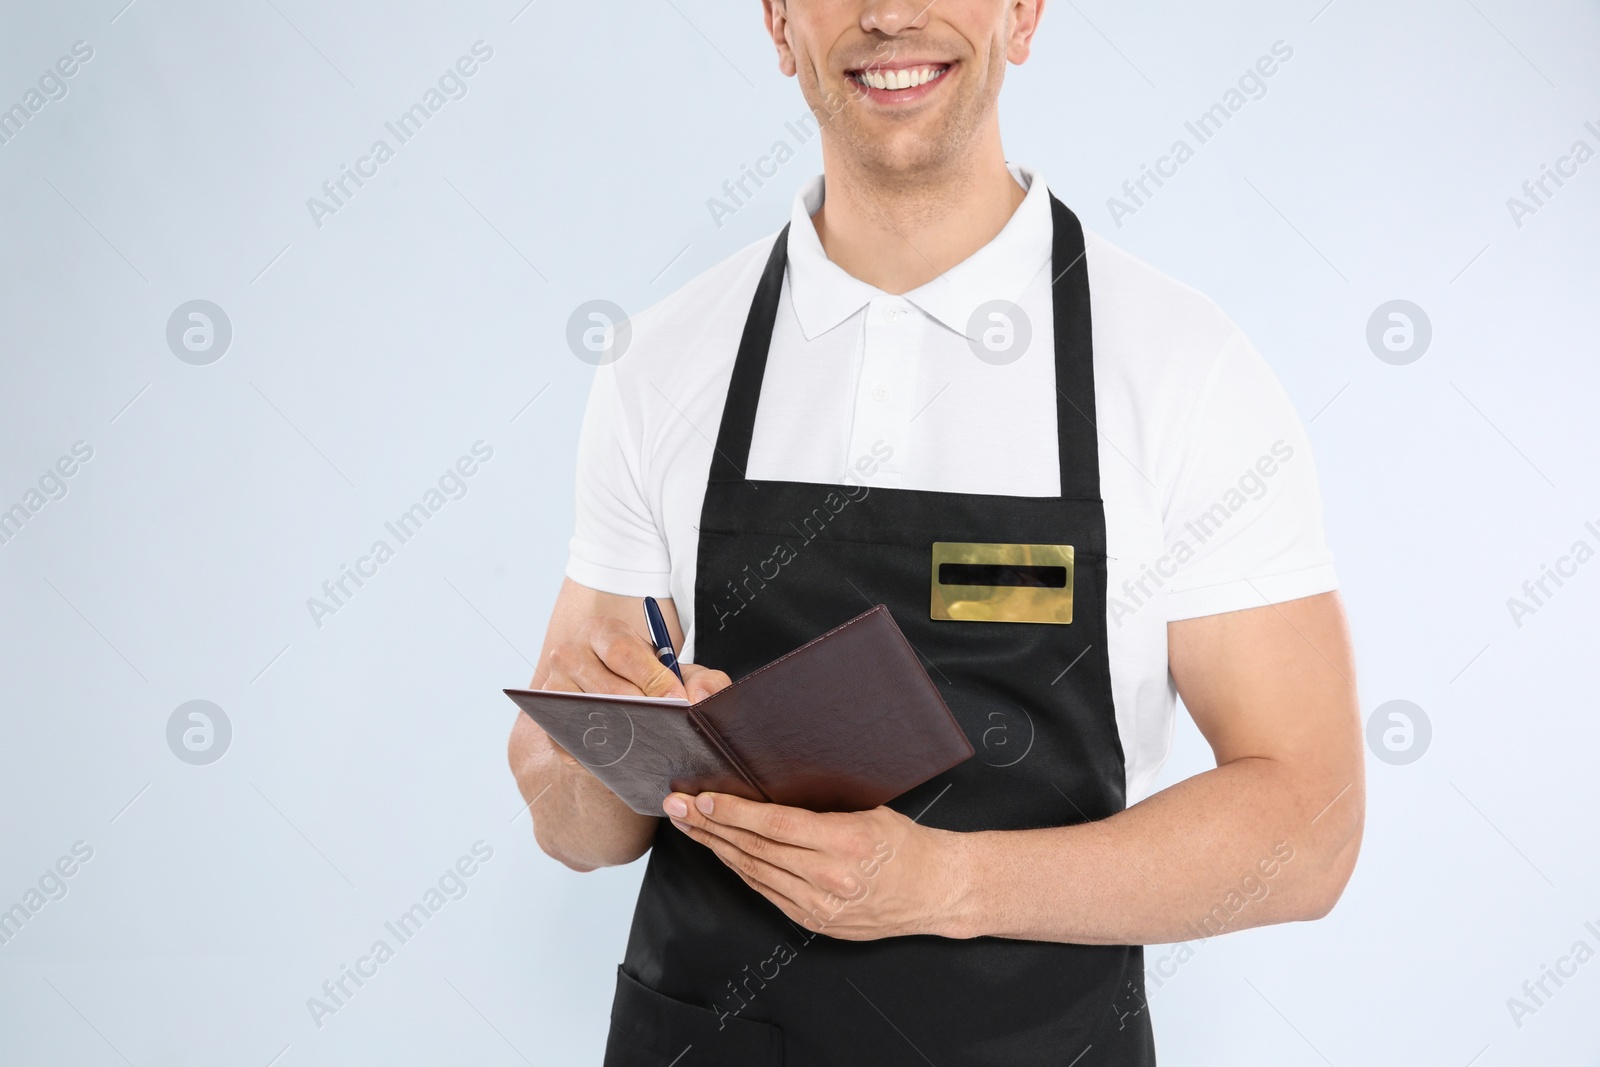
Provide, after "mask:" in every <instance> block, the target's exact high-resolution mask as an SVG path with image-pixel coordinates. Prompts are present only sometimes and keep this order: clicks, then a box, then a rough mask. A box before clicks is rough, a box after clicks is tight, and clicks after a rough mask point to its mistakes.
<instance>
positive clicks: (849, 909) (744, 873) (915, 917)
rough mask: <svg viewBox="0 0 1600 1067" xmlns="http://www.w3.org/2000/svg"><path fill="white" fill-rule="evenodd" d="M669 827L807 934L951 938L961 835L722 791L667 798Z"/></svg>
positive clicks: (959, 889)
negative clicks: (713, 857) (713, 856)
mask: <svg viewBox="0 0 1600 1067" xmlns="http://www.w3.org/2000/svg"><path fill="white" fill-rule="evenodd" d="M662 809H663V810H664V811H665V812H666V814H667V816H668V818H670V819H671V820H672V823H673V825H674V826H676V827H678V829H679V830H682V831H683V832H684V833H687V834H688V835H689V836H690V837H692V838H694V839H695V840H696V841H698V842H700V843H701V844H703V845H705V846H706V847H707V848H710V849H711V850H712V851H713V852H715V853H716V854H717V857H718V858H719V859H721V860H722V862H723V863H725V864H727V866H728V867H729V868H731V869H732V870H733V872H734V873H735V874H737V875H738V876H739V877H740V878H743V879H744V881H745V884H747V885H749V886H750V887H751V888H752V889H754V890H755V891H756V892H758V893H760V894H761V895H762V896H764V897H766V898H767V899H768V900H770V901H772V903H773V904H775V905H777V907H778V908H779V910H781V911H782V912H783V913H784V914H785V915H787V916H788V917H789V918H790V919H792V920H793V921H795V922H797V923H799V924H800V925H802V926H804V927H805V928H806V929H808V930H814V931H817V932H819V933H824V934H827V935H829V936H830V937H837V938H839V939H841V940H845V941H870V940H874V939H876V938H880V937H897V936H900V935H904V934H939V935H942V936H946V937H954V936H962V935H960V934H957V933H955V932H953V931H954V929H955V924H954V922H953V920H952V917H953V913H954V912H955V909H956V905H957V904H958V902H959V901H960V900H961V898H962V897H963V896H964V895H965V885H964V882H965V877H966V876H965V874H964V871H965V865H964V864H963V863H962V862H961V857H962V852H963V850H962V838H963V836H964V835H962V834H959V833H954V832H951V831H948V830H936V829H933V828H932V827H927V826H921V825H919V824H918V823H916V822H913V821H912V820H911V819H909V818H907V817H906V816H904V815H902V814H900V813H899V812H898V811H895V810H894V809H893V808H888V807H877V808H873V809H871V810H870V811H858V812H825V813H819V812H813V811H807V810H806V809H804V808H791V807H786V806H784V805H782V804H766V803H762V802H760V801H754V800H745V799H744V798H742V797H736V796H731V795H729V794H727V793H700V794H698V795H697V796H690V795H688V794H685V793H671V794H668V796H667V798H666V799H665V800H664V801H663V802H662Z"/></svg>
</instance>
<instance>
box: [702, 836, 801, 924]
mask: <svg viewBox="0 0 1600 1067" xmlns="http://www.w3.org/2000/svg"><path fill="white" fill-rule="evenodd" d="M672 825H674V826H676V827H677V828H678V829H680V830H682V831H683V832H684V833H686V834H688V835H689V836H690V837H692V838H693V839H694V840H696V841H698V842H700V843H701V844H702V845H705V846H706V847H707V848H709V849H710V850H711V851H712V852H714V853H716V855H717V858H718V859H720V860H721V861H722V862H723V864H724V865H725V866H726V867H727V868H728V869H729V870H731V871H733V872H734V873H735V874H737V875H738V876H739V877H740V878H743V879H744V880H745V882H747V883H748V884H749V885H750V887H751V888H752V889H756V890H758V891H760V892H761V893H762V894H763V895H765V896H767V898H768V899H769V900H773V903H775V904H779V905H780V906H783V905H784V904H787V905H788V906H789V907H792V908H795V909H796V910H797V911H803V910H804V909H802V908H800V905H799V903H798V899H804V898H805V897H806V896H807V895H808V893H809V891H810V890H811V885H810V883H809V882H807V881H806V880H805V879H803V878H801V877H799V876H797V875H795V874H794V873H793V872H791V871H787V870H784V869H783V868H782V867H779V866H778V865H777V864H774V863H771V862H769V861H767V860H765V859H763V858H761V857H760V856H757V855H753V854H751V853H749V852H746V851H745V850H744V849H742V848H740V847H739V846H738V845H735V844H734V843H733V842H731V841H729V840H727V839H726V838H723V837H719V836H718V835H716V834H714V833H711V832H710V831H708V830H705V829H703V828H702V827H699V826H695V825H693V824H692V823H689V822H686V821H685V820H683V819H678V818H674V819H672ZM774 897H777V898H781V903H780V901H779V900H776V899H773V898H774ZM797 898H798V899H797Z"/></svg>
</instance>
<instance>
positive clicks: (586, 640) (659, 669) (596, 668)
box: [538, 618, 685, 696]
mask: <svg viewBox="0 0 1600 1067" xmlns="http://www.w3.org/2000/svg"><path fill="white" fill-rule="evenodd" d="M546 660H547V661H548V667H547V672H546V675H545V679H544V684H542V685H540V686H539V687H538V688H540V689H554V690H561V691H565V692H579V693H607V694H611V695H615V696H667V695H676V696H684V695H685V694H684V693H683V692H682V691H681V689H680V688H679V687H678V679H677V676H676V675H674V674H673V673H672V671H671V670H669V669H668V668H667V667H666V666H664V665H663V664H662V663H661V662H660V661H659V660H657V659H656V658H655V653H654V652H653V651H651V649H650V646H649V643H648V642H646V641H645V640H644V638H642V637H640V636H639V635H638V634H636V633H634V632H633V631H632V630H629V629H628V627H627V624H625V623H624V622H623V621H622V620H621V619H613V618H596V619H591V620H589V621H588V622H587V623H585V624H584V625H583V626H582V627H581V628H580V629H579V632H578V633H577V634H576V635H574V637H573V638H572V639H571V640H568V641H563V642H562V643H561V644H559V645H556V646H555V647H554V648H552V649H551V650H550V653H549V655H548V656H547V657H546ZM675 689H676V690H678V691H676V692H674V690H675Z"/></svg>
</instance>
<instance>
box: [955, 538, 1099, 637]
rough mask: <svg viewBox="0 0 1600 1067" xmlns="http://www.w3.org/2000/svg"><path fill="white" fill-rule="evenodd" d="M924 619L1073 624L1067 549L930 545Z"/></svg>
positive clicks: (961, 543) (962, 543) (964, 543)
mask: <svg viewBox="0 0 1600 1067" xmlns="http://www.w3.org/2000/svg"><path fill="white" fill-rule="evenodd" d="M932 582H933V584H932V588H931V590H930V596H929V602H928V615H929V617H930V618H934V619H953V620H957V621H961V622H1046V623H1069V622H1071V621H1072V546H1071V545H1007V544H986V543H982V542H972V541H935V542H934V543H933V575H932Z"/></svg>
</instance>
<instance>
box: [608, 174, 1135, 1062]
mask: <svg viewBox="0 0 1600 1067" xmlns="http://www.w3.org/2000/svg"><path fill="white" fill-rule="evenodd" d="M1050 207H1051V215H1052V219H1053V224H1054V238H1053V244H1052V251H1051V256H1052V261H1051V263H1052V265H1051V267H1050V269H1051V270H1052V272H1054V274H1056V275H1059V277H1056V279H1055V283H1054V285H1053V287H1052V297H1053V305H1054V320H1055V345H1056V351H1055V356H1056V368H1055V374H1056V386H1057V400H1056V431H1057V439H1058V444H1059V447H1060V456H1061V495H1060V496H1059V497H1021V496H990V495H980V494H966V493H945V492H924V491H918V490H906V489H893V488H872V489H870V490H867V489H865V487H863V486H862V485H861V484H859V483H856V484H853V485H846V486H840V485H823V484H812V483H803V482H778V481H749V480H747V479H746V478H745V476H744V470H745V466H746V463H747V460H748V458H749V454H750V439H751V433H752V430H753V429H754V426H755V416H756V404H757V401H758V400H759V398H760V395H761V381H762V376H763V373H764V371H765V368H766V360H767V352H768V349H769V347H770V345H771V339H772V326H773V322H774V320H775V317H776V314H777V309H778V300H779V296H780V294H781V292H782V287H783V279H784V272H785V268H786V265H787V248H788V227H787V226H786V227H785V228H784V230H783V232H782V233H781V234H779V235H778V239H777V241H776V243H775V244H774V246H773V249H772V254H771V257H770V258H769V260H768V262H767V266H766V270H765V272H764V273H763V275H762V277H761V281H760V283H759V285H758V286H757V288H756V293H755V298H754V300H753V302H752V303H751V307H750V314H749V318H748V320H747V321H746V323H745V330H744V336H743V339H742V341H741V343H740V345H739V354H738V358H737V361H736V363H735V365H734V369H733V375H732V378H731V380H730V384H729V389H728V396H727V400H726V402H725V405H724V408H723V413H722V423H721V428H720V430H719V432H718V434H717V446H716V449H715V451H714V452H713V455H712V460H711V470H710V479H709V482H708V484H707V486H706V496H705V505H704V508H703V510H702V512H701V517H700V540H699V571H698V575H697V578H696V581H695V597H694V601H695V603H694V610H695V633H696V650H695V661H696V662H699V663H703V664H706V665H708V666H711V667H716V668H718V669H720V670H723V671H726V672H727V673H728V674H729V675H730V676H731V677H734V678H739V677H742V676H743V675H745V674H748V673H749V672H751V671H753V670H755V669H756V668H757V667H760V666H761V665H763V664H765V663H767V662H768V661H770V660H772V659H775V658H777V657H778V656H780V655H782V654H783V653H785V652H788V651H789V650H791V649H793V648H795V647H797V646H799V645H801V644H803V643H805V642H806V641H808V640H810V639H811V638H813V637H815V636H816V635H817V634H820V633H822V632H823V631H825V630H828V629H830V628H832V627H834V626H837V625H838V624H839V623H841V622H844V621H845V620H846V619H849V618H851V617H852V616H855V615H857V614H859V613H860V612H862V611H864V610H866V609H867V608H869V607H871V606H872V605H873V604H876V603H882V604H885V605H887V606H888V608H889V610H890V611H891V613H892V614H893V615H894V619H895V622H897V623H898V624H899V626H900V628H901V629H902V630H903V631H904V632H905V635H906V637H907V638H908V639H909V640H910V642H911V644H912V645H913V646H914V647H915V648H916V649H917V651H918V652H919V654H920V655H921V656H922V657H923V658H924V662H925V665H926V666H927V669H928V673H929V676H930V677H932V678H933V680H934V682H935V683H936V684H937V685H938V687H939V691H940V693H941V694H942V695H943V696H944V699H945V701H946V702H947V703H948V704H949V706H950V709H951V711H952V712H954V714H955V717H956V719H957V720H958V721H959V722H960V724H961V726H962V728H963V729H964V730H965V731H966V733H967V736H968V738H969V739H970V740H971V741H972V744H973V747H974V749H976V751H977V754H976V755H975V756H973V757H972V758H971V759H969V760H967V761H966V762H964V763H962V764H960V765H959V766H957V767H955V768H953V769H952V770H950V771H948V772H946V773H944V774H941V775H939V776H938V777H936V778H934V779H932V780H931V781H929V782H927V783H925V784H923V785H921V786H918V787H917V788H915V789H912V790H910V791H909V792H906V793H904V794H902V795H901V796H899V797H897V798H896V799H894V800H893V801H891V802H890V805H889V806H890V807H893V808H894V809H895V810H896V811H899V812H901V813H903V814H905V815H908V816H910V817H912V818H918V819H919V821H920V822H921V823H922V824H923V825H927V826H935V827H939V828H941V829H946V830H954V831H973V830H1020V829H1030V828H1035V827H1047V826H1064V825H1069V824H1075V823H1082V822H1086V821H1091V820H1095V819H1103V818H1106V817H1107V816H1109V815H1112V814H1114V813H1116V812H1118V811H1121V810H1122V809H1123V808H1124V806H1125V799H1124V790H1125V782H1124V765H1123V752H1122V743H1121V740H1120V739H1119V737H1118V735H1117V722H1116V716H1115V714H1114V710H1113V707H1112V699H1111V668H1110V663H1109V660H1108V659H1107V655H1106V563H1105V559H1106V533H1105V509H1104V505H1103V503H1102V501H1101V499H1100V467H1099V451H1098V442H1097V440H1096V432H1095V427H1094V418H1095V394H1094V365H1093V347H1092V334H1091V330H1090V318H1089V282H1088V269H1087V266H1086V265H1085V263H1084V261H1083V256H1084V242H1083V230H1082V227H1081V226H1080V225H1079V223H1078V220H1077V218H1076V216H1074V215H1073V213H1072V212H1071V211H1069V210H1068V209H1067V208H1066V206H1065V205H1063V204H1062V203H1061V202H1060V201H1058V200H1056V199H1055V197H1054V196H1052V197H1051V198H1050ZM1063 268H1065V269H1063ZM975 358H976V357H975ZM1010 429H1011V428H1010V427H1008V426H1004V425H997V426H974V427H972V428H971V432H973V433H984V434H995V433H1008V432H1010ZM1032 444H1033V443H1032V442H1026V443H1019V447H1031V446H1032ZM852 458H853V457H852ZM936 541H943V542H981V543H1002V542H1003V543H1011V544H1043V545H1072V546H1073V547H1074V549H1075V558H1076V574H1075V579H1074V585H1075V589H1074V601H1075V603H1074V607H1073V613H1072V618H1073V621H1072V622H1071V623H1069V624H1066V625H1059V624H1048V623H1039V622H974V621H953V620H949V619H933V618H930V609H929V583H930V552H931V546H932V544H933V543H934V542H936ZM780 545H787V546H788V549H789V551H788V552H787V553H783V552H782V551H781V550H780V549H779V546H780ZM775 553H777V554H778V557H779V558H780V559H783V562H782V566H781V570H780V571H779V573H778V574H777V576H776V577H774V578H771V579H770V580H768V579H767V578H766V577H764V576H763V572H764V573H765V574H766V575H770V574H771V573H772V572H771V570H770V569H768V568H765V567H761V566H759V565H760V564H761V563H762V561H766V560H769V559H773V558H774V556H775ZM785 557H786V558H785ZM890 862H892V860H891V861H890ZM929 1062H932V1063H936V1064H939V1065H940V1067H947V1065H948V1067H959V1065H973V1064H983V1065H990V1064H993V1065H996V1067H1000V1065H1004V1067H1017V1065H1034V1064H1059V1065H1061V1067H1068V1065H1073V1067H1091V1065H1099V1064H1107V1065H1116V1067H1144V1065H1153V1064H1154V1063H1155V1052H1154V1043H1153V1039H1152V1035H1151V1030H1150V1021H1149V1012H1148V1011H1147V1010H1146V1007H1145V999H1144V966H1143V949H1142V948H1141V947H1139V946H1089V945H1065V944H1057V943H1052V942H1044V941H1024V940H1014V939H1008V938H996V937H979V938H972V939H952V938H942V937H936V936H932V935H914V936H907V937H891V938H884V939H881V940H876V941H840V940H836V939H833V938H830V937H828V936H827V934H826V933H822V934H817V933H813V932H812V931H809V930H807V929H805V928H803V927H801V926H799V925H797V924H795V923H793V922H791V921H789V919H788V918H787V917H786V916H785V915H784V914H783V913H782V912H781V911H779V910H778V908H777V907H776V906H774V905H773V904H771V903H770V902H768V901H767V900H766V899H765V898H764V897H762V896H761V895H760V894H759V893H757V892H756V891H755V890H753V889H751V888H750V887H749V886H747V885H745V883H744V882H743V881H742V880H741V879H740V878H739V877H738V875H736V874H734V873H733V871H731V870H729V869H728V868H727V867H726V866H724V865H723V863H722V861H721V860H719V859H717V857H716V855H715V854H714V853H713V852H712V851H711V850H710V849H709V848H707V847H705V846H704V845H701V844H699V843H698V842H696V841H694V840H692V839H691V838H690V837H689V836H688V835H686V834H684V833H683V832H682V831H680V830H678V829H677V828H676V827H674V826H673V825H672V824H671V823H670V822H668V821H667V820H665V819H663V820H662V821H661V823H660V825H659V826H658V828H657V830H656V833H655V837H654V840H653V843H652V847H651V851H650V859H649V864H648V866H647V868H646V870H645V875H644V882H643V884H642V886H641V887H640V891H639V900H638V904H637V906H636V908H635V912H634V918H633V927H632V930H631V933H630V936H629V940H628V947H627V952H626V954H625V956H624V960H623V963H622V965H621V966H620V967H619V968H618V974H617V991H616V999H615V1001H614V1002H613V1005H612V1014H611V1032H610V1036H609V1040H608V1042H607V1046H606V1058H605V1064H606V1067H646V1065H648V1067H668V1065H669V1064H670V1065H672V1067H779V1065H787V1067H850V1065H854V1064H862V1065H871V1067H894V1065H898V1064H907V1065H913V1064H916V1065H925V1064H927V1063H929Z"/></svg>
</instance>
